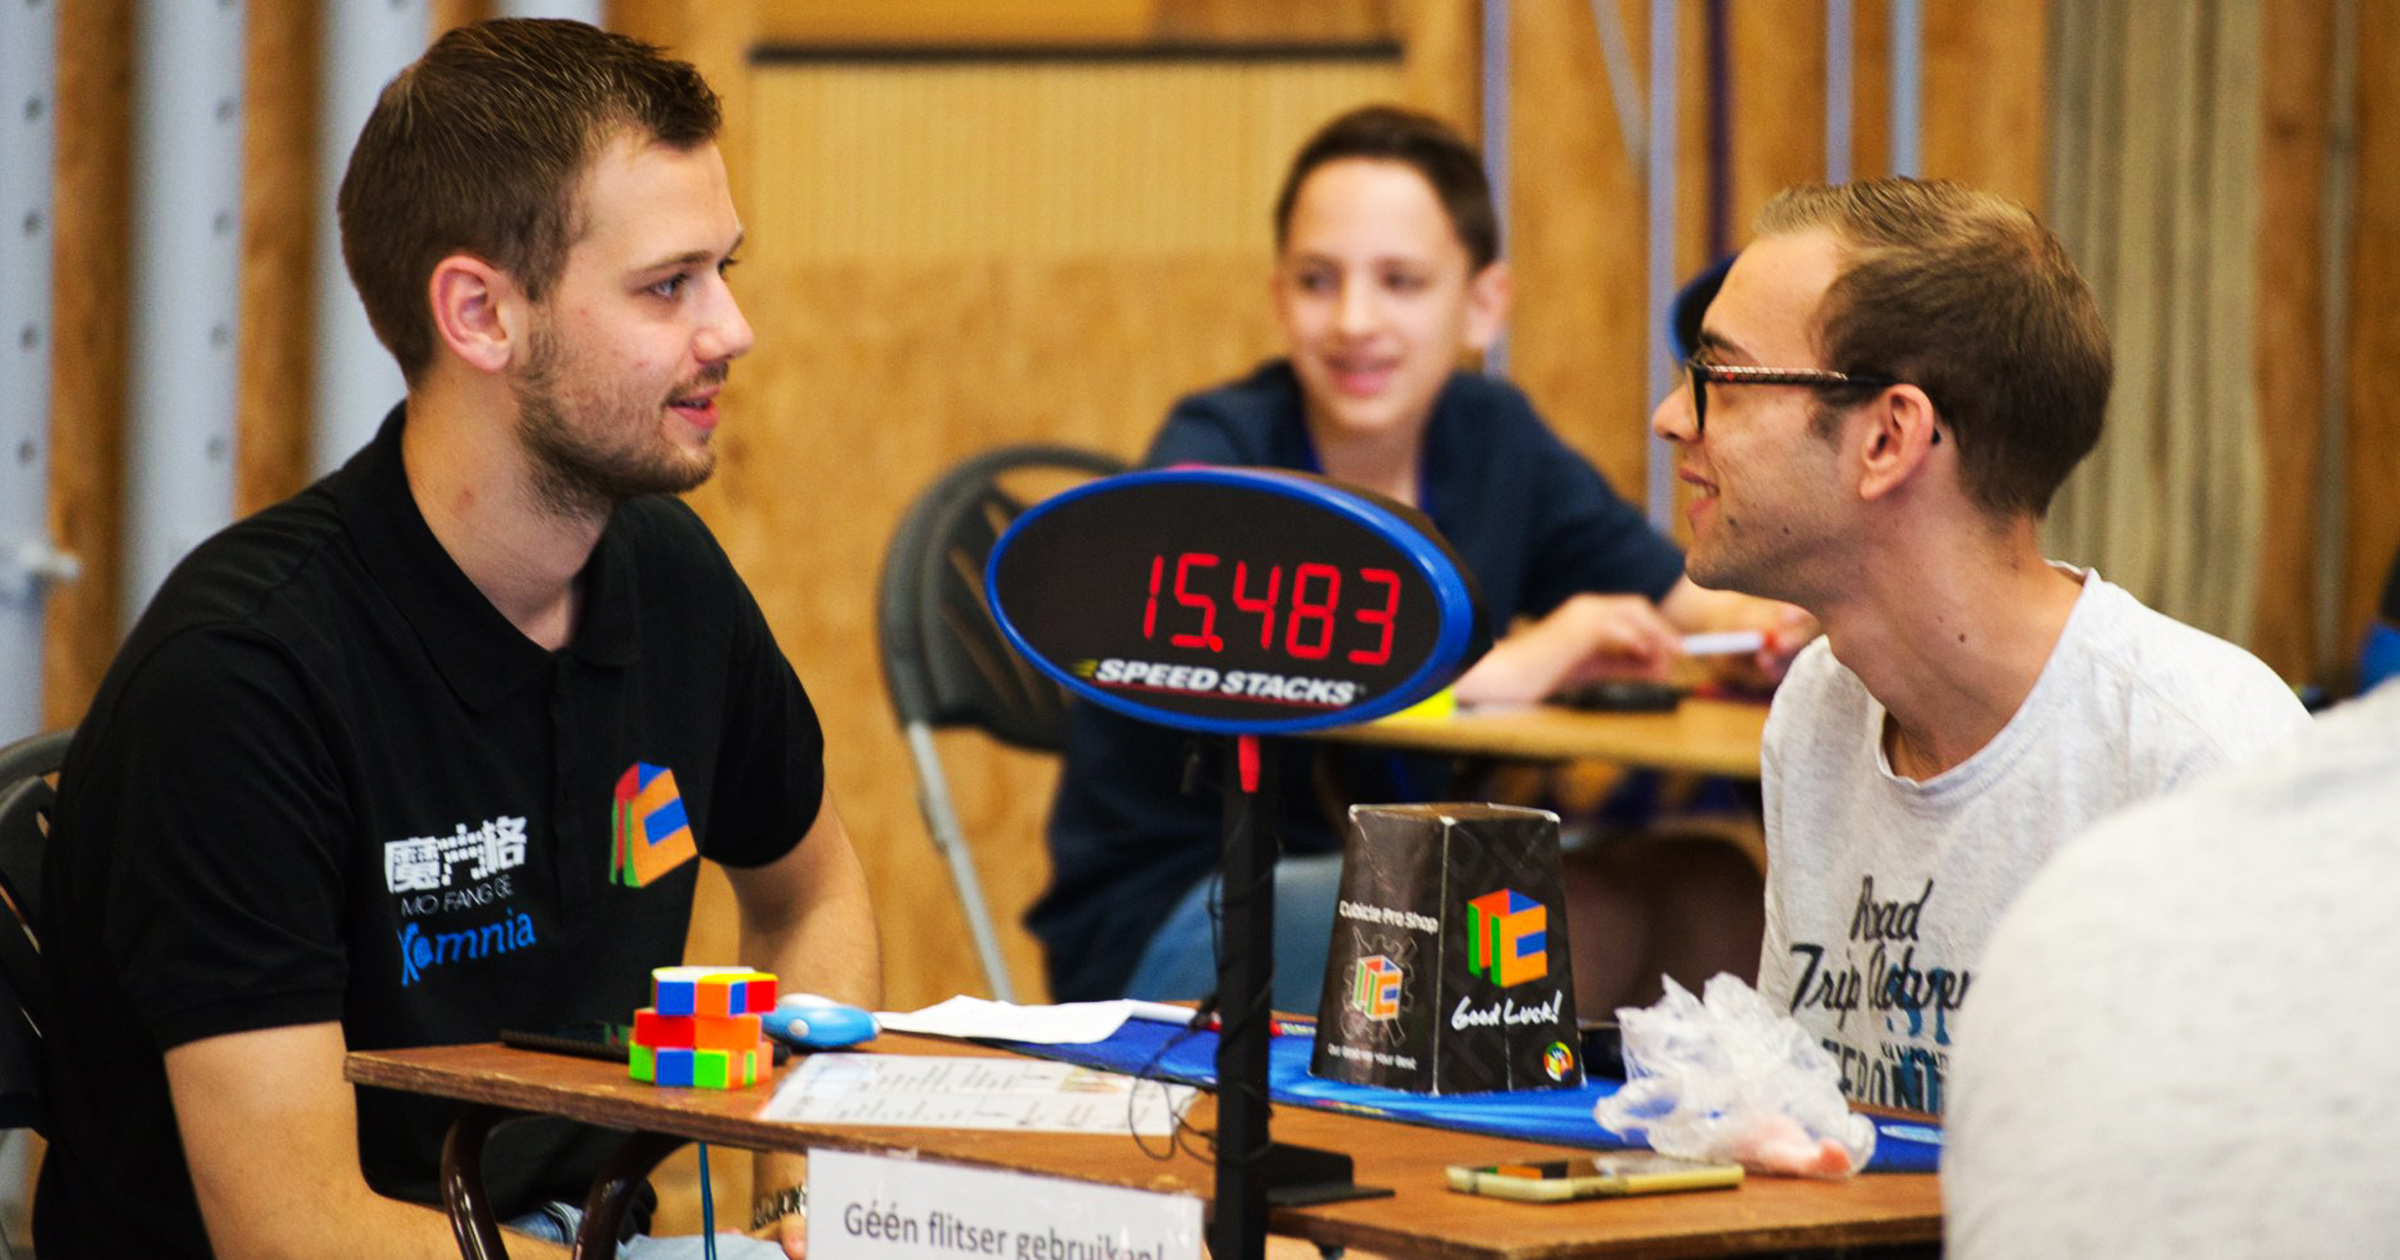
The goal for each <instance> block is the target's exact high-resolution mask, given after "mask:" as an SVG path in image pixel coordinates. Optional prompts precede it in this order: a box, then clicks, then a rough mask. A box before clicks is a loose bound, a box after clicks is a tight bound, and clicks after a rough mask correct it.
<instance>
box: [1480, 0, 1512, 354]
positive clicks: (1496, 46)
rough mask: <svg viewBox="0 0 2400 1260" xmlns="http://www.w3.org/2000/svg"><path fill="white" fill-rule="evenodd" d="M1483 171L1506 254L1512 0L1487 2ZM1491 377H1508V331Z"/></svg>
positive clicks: (1501, 336)
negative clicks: (1509, 53)
mask: <svg viewBox="0 0 2400 1260" xmlns="http://www.w3.org/2000/svg"><path fill="white" fill-rule="evenodd" d="M1483 169H1484V171H1485V172H1486V173H1487V175H1488V176H1489V177H1490V179H1491V181H1492V213H1493V214H1494V215H1496V216H1498V222H1499V224H1500V239H1501V241H1502V246H1501V248H1502V252H1503V253H1505V252H1506V250H1507V245H1506V242H1507V240H1508V202H1509V196H1508V0H1483ZM1483 370H1484V373H1485V374H1486V375H1488V376H1505V375H1507V374H1508V329H1507V327H1506V326H1505V325H1504V326H1502V328H1501V329H1500V332H1499V333H1498V335H1496V336H1494V337H1493V338H1492V344H1491V345H1489V346H1487V347H1485V348H1484V352H1483Z"/></svg>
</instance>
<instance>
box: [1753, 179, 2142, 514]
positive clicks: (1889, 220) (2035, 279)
mask: <svg viewBox="0 0 2400 1260" xmlns="http://www.w3.org/2000/svg"><path fill="white" fill-rule="evenodd" d="M1810 228H1822V229H1825V230H1826V231H1829V232H1831V233H1832V234H1833V236H1834V238H1835V239H1836V241H1837V242H1839V244H1840V247H1841V251H1842V261H1843V264H1844V265H1843V268H1842V273H1841V275H1840V276H1839V277H1837V278H1836V279H1835V280H1834V282H1833V284H1832V285H1831V286H1830V287H1829V288H1828V289H1827V290H1826V291H1825V299H1824V301H1823V303H1822V304H1821V305H1820V306H1819V307H1818V311H1817V327H1816V328H1815V329H1813V330H1811V333H1812V335H1813V336H1814V337H1815V339H1816V341H1817V345H1818V349H1819V351H1820V352H1821V353H1822V354H1823V355H1824V356H1825V362H1826V365H1827V366H1829V367H1832V368H1834V369H1835V370H1837V371H1843V372H1849V373H1852V374H1854V375H1862V376H1882V377H1889V378H1891V379H1894V380H1902V381H1907V382H1909V383H1911V384H1913V385H1916V386H1917V387H1919V388H1921V389H1923V390H1924V391H1925V393H1926V395H1927V396H1928V397H1930V398H1931V399H1932V400H1933V404H1934V407H1935V408H1936V409H1937V410H1938V411H1939V412H1940V413H1941V415H1942V418H1943V419H1944V420H1947V421H1949V423H1950V426H1951V428H1952V429H1953V430H1955V431H1956V432H1957V434H1958V459H1959V468H1960V477H1961V479H1962V481H1963V482H1964V483H1965V486H1966V490H1967V493H1968V495H1969V496H1970V497H1971V498H1973V499H1974V501H1975V502H1976V503H1977V504H1978V505H1979V506H1981V507H1983V508H1984V509H1986V510H1987V511H1990V512H1993V513H1994V514H1997V515H2003V516H2014V515H2019V514H2024V513H2030V514H2032V515H2034V516H2036V517H2039V516H2041V515H2042V514H2043V513H2045V512H2047V511H2048V510H2049V508H2050V499H2051V497H2052V496H2053V495H2055V494H2056V493H2057V492H2058V487H2059V486H2060V485H2061V484H2063V483H2064V482H2065V481H2066V479H2067V474H2068V473H2070V472H2073V471H2074V470H2075V465H2077V464H2078V463H2081V462H2082V461H2083V457H2084V456H2086V455H2088V454H2090V453H2091V450H2092V447H2093V446H2094V445H2096V444H2097V443H2098V442H2099V440H2100V425H2101V419H2102V416H2103V414H2104V413H2105V412H2106V411H2107V409H2108V389H2109V382H2110V378H2111V375H2112V373H2113V368H2112V365H2111V361H2110V352H2109V343H2108V327H2107V325H2106V324H2104V323H2103V322H2102V321H2101V319H2100V305H2099V303H2098V302H2097V301H2096V300H2094V298H2093V297H2092V290H2091V286H2090V285H2088V284H2086V283H2084V279H2083V275H2082V273H2081V272H2078V271H2077V270H2076V269H2075V263H2074V261H2073V260H2072V259H2070V258H2068V257H2067V250H2066V247H2065V246H2064V245H2061V244H2060V243H2059V240H2058V238H2057V237H2056V236H2053V235H2051V233H2050V231H2049V230H2048V229H2047V228H2044V227H2043V226H2042V225H2041V223H2040V222H2039V221H2038V220H2036V219H2035V218H2034V217H2033V214H2032V213H2031V212H2030V211H2028V210H2026V209H2025V208H2024V207H2023V206H2020V205H2018V204H2016V203H2015V202H2013V201H2010V200H2008V199H2007V198H2005V197H1999V196H1995V195H1993V194H1991V193H1986V192H1978V191H1976V190H1974V189H1970V188H1967V187H1964V186H1962V185H1959V184H1954V183H1949V182H1947V181H1941V180H1913V179H1898V178H1892V179H1868V180H1859V181H1857V182H1855V183H1849V184H1841V185H1834V186H1828V185H1825V184H1803V185H1799V186H1796V187H1793V188H1787V189H1785V190H1784V191H1783V192H1781V193H1779V194H1777V195H1776V197H1775V198H1774V200H1772V201H1770V202H1768V203H1767V206H1766V208H1765V209H1764V210H1761V211H1760V212H1759V216H1758V231H1759V234H1760V235H1762V236H1771V235H1782V234H1786V233H1791V232H1799V231H1805V230H1807V229H1810Z"/></svg>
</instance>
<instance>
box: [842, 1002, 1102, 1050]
mask: <svg viewBox="0 0 2400 1260" xmlns="http://www.w3.org/2000/svg"><path fill="white" fill-rule="evenodd" d="M1131 1014H1133V1004H1132V1003H1130V1002H1061V1003H1059V1004H1057V1005H1055V1006H1018V1005H1016V1004H1014V1003H1010V1002H994V1001H991V1000H989V999H987V998H979V997H967V996H964V995H961V996H958V997H954V998H951V999H950V1000H949V1001H947V1002H937V1003H935V1004H934V1005H932V1006H928V1007H926V1008H925V1009H923V1010H920V1011H909V1012H906V1013H902V1012H898V1011H890V1012H878V1013H877V1014H876V1016H875V1026H876V1027H878V1028H880V1029H882V1030H883V1031H885V1032H905V1033H920V1034H923V1035H925V1036H929V1037H988V1038H992V1039H994V1040H998V1041H1024V1042H1031V1043H1033V1044H1035V1045H1044V1046H1066V1045H1090V1044H1091V1043H1093V1042H1095V1041H1106V1040H1108V1039H1109V1038H1110V1037H1113V1036H1115V1035H1116V1032H1117V1029H1119V1028H1121V1027H1123V1026H1124V1024H1125V1019H1126V1017H1127V1016H1129V1015H1131Z"/></svg>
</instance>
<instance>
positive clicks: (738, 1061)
mask: <svg viewBox="0 0 2400 1260" xmlns="http://www.w3.org/2000/svg"><path fill="white" fill-rule="evenodd" d="M773 1009H775V977H773V976H771V975H768V974H767V973H766V972H763V971H752V970H750V969H749V968H747V967H660V968H658V969H657V970H655V971H652V972H651V973H650V1005H648V1006H646V1007H643V1008H642V1009H641V1010H638V1011H635V1012H634V1013H633V1079H635V1080H637V1081H649V1082H650V1083H651V1084H654V1085H696V1086H699V1087H701V1088H703V1089H734V1088H738V1087H740V1086H743V1085H749V1084H753V1083H755V1082H756V1081H757V1080H758V1078H759V1066H760V1065H761V1064H765V1063H770V1062H772V1061H773V1060H772V1058H771V1057H770V1056H769V1054H768V1052H767V1044H766V1042H765V1041H764V1040H763V1033H762V1032H761V1030H760V1028H759V1016H760V1015H761V1014H763V1013H765V1012H767V1011H771V1010H773Z"/></svg>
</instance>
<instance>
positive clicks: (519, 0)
mask: <svg viewBox="0 0 2400 1260" xmlns="http://www.w3.org/2000/svg"><path fill="white" fill-rule="evenodd" d="M607 7H608V6H606V5H604V4H602V3H601V0H501V3H500V10H499V16H501V17H512V18H569V19H572V20H574V21H577V22H582V23H584V24H586V25H589V26H602V25H605V23H604V22H602V21H601V16H602V14H601V10H603V9H605V8H607Z"/></svg>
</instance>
